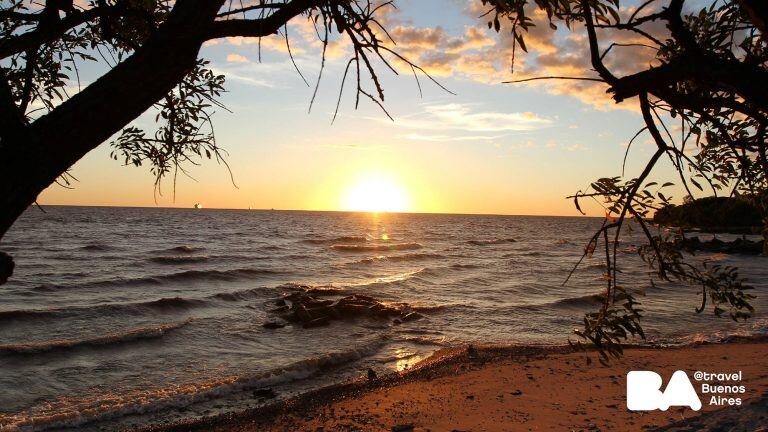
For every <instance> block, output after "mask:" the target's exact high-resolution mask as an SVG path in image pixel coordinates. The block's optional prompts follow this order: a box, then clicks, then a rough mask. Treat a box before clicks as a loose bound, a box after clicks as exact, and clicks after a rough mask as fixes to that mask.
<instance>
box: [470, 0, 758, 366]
mask: <svg viewBox="0 0 768 432" xmlns="http://www.w3.org/2000/svg"><path fill="white" fill-rule="evenodd" d="M482 1H483V3H484V4H486V5H489V6H490V8H489V12H488V14H487V16H488V17H489V22H488V26H489V28H495V29H496V30H497V31H501V29H502V27H505V26H507V25H508V26H509V27H510V29H508V31H511V32H512V34H513V35H514V40H515V41H516V48H519V49H522V50H523V51H527V47H526V44H525V37H526V33H527V31H528V29H529V28H530V27H531V26H533V25H534V22H533V21H532V20H531V18H530V16H532V14H533V12H534V10H535V9H539V10H541V11H543V12H544V13H546V16H547V18H548V20H549V25H550V27H551V28H552V29H553V30H555V29H557V26H558V24H564V25H565V26H566V27H567V29H569V30H570V31H573V32H583V33H584V34H585V35H586V39H587V41H588V52H586V53H585V55H587V56H589V59H590V63H591V66H592V68H593V70H594V75H590V76H583V77H562V76H558V77H540V78H533V79H558V80H562V79H567V80H588V81H598V82H602V83H604V84H605V85H606V86H607V92H608V93H609V94H610V95H611V96H612V97H613V99H614V100H615V101H616V103H627V102H628V101H631V102H632V103H637V104H638V105H639V110H640V112H641V113H642V116H643V120H644V122H645V127H644V128H642V129H641V130H640V131H639V132H638V133H637V134H636V135H635V136H634V137H633V138H632V140H630V142H629V144H628V146H627V153H629V151H630V149H631V147H632V143H633V142H634V141H635V138H637V137H638V136H639V135H641V134H647V135H649V136H650V138H651V139H652V142H653V143H655V146H656V150H655V152H654V153H653V154H652V156H651V157H650V158H649V159H648V161H647V163H646V165H645V168H644V169H643V170H642V172H641V173H640V174H639V175H637V176H636V177H630V178H624V176H623V174H622V176H621V177H608V178H602V179H599V180H598V181H596V182H594V183H592V185H591V187H590V188H589V189H588V190H585V191H578V192H577V193H576V194H575V195H573V196H572V197H571V198H572V199H573V200H574V203H575V205H576V208H577V209H579V210H581V209H580V200H583V199H585V198H589V199H593V200H595V201H597V202H599V203H601V204H602V205H603V206H604V208H605V214H606V219H605V223H604V224H603V226H602V228H601V229H600V230H599V231H598V232H597V233H596V234H595V236H594V237H592V239H591V240H590V241H589V243H588V245H587V247H586V248H585V255H591V254H593V253H594V252H595V251H597V250H600V249H604V250H603V251H602V252H601V253H604V256H605V261H606V264H607V265H606V268H607V274H606V278H605V280H606V283H607V287H606V292H605V295H604V297H603V299H604V301H603V305H602V307H601V309H600V310H599V311H597V312H595V313H590V314H587V316H586V317H585V319H584V328H583V329H581V330H578V331H577V334H578V335H579V336H580V337H581V338H583V340H586V341H589V342H590V343H592V344H594V345H595V346H596V347H597V348H598V349H599V352H600V360H601V361H607V360H608V359H610V357H612V356H618V355H620V354H621V346H620V344H621V342H622V341H624V340H626V339H627V338H629V337H632V336H639V337H644V334H643V332H642V327H641V326H640V318H641V316H642V315H641V312H642V310H641V309H640V308H639V303H638V301H637V299H636V296H637V295H642V290H638V289H637V287H634V288H632V287H625V286H623V285H622V283H621V281H620V278H619V276H620V269H619V263H618V262H617V258H618V255H617V250H618V245H619V243H620V240H621V236H622V228H625V227H626V226H627V221H628V220H629V219H632V220H634V221H635V222H636V223H637V225H639V227H640V229H641V230H642V231H643V233H644V234H645V236H646V238H647V239H648V244H647V245H646V247H644V248H641V249H640V253H641V256H642V257H643V259H644V260H645V261H646V262H647V263H648V264H649V265H650V266H651V267H652V268H653V269H654V270H655V275H656V276H657V277H658V278H659V279H661V280H664V281H671V280H677V281H683V282H688V283H692V284H696V285H700V286H701V287H702V307H701V308H700V309H697V312H701V311H703V309H704V306H705V305H706V299H707V298H709V299H710V300H711V306H712V308H713V311H714V312H715V314H716V315H720V314H721V313H722V311H723V310H729V311H730V312H729V315H730V316H731V317H732V318H733V319H745V318H747V317H748V316H749V315H750V312H751V307H750V306H749V304H748V302H747V301H748V299H749V295H747V294H746V293H745V291H747V290H749V289H750V288H751V287H749V286H748V285H746V284H744V283H743V282H744V281H743V279H741V278H740V277H739V276H738V273H737V271H736V269H734V268H725V267H719V266H711V267H706V266H705V265H704V266H703V267H702V265H695V264H692V263H689V261H691V260H689V259H688V257H686V256H684V255H683V254H682V253H681V252H680V250H679V249H678V248H675V247H674V238H670V237H669V236H666V235H664V234H655V233H654V232H653V231H655V230H654V228H653V227H651V226H649V224H648V222H647V221H646V220H647V219H648V218H649V217H650V216H651V215H652V214H653V212H654V211H656V210H658V209H660V208H662V207H664V206H665V205H667V204H669V203H671V202H672V200H673V197H671V196H669V194H668V193H667V192H666V190H668V188H669V187H670V186H672V185H673V183H672V182H666V183H664V184H662V185H659V184H658V183H656V182H649V181H648V177H649V176H650V175H651V173H652V171H653V169H654V167H656V166H657V165H658V163H659V161H661V160H662V159H668V160H669V161H670V162H671V164H672V165H673V166H674V168H675V169H676V171H677V174H678V176H677V177H678V180H679V182H680V184H681V186H682V187H683V188H684V190H685V191H686V193H687V195H689V196H692V197H693V196H695V194H694V190H696V191H697V192H698V193H703V192H704V189H705V187H706V188H708V189H709V190H710V193H711V194H715V195H717V194H719V193H725V194H727V195H731V196H742V197H744V199H752V200H753V202H752V204H753V206H754V207H755V208H757V209H759V213H760V217H761V219H762V225H763V226H766V225H768V224H767V223H766V222H768V219H766V217H768V211H766V209H767V208H768V206H767V205H766V200H765V197H766V195H765V191H766V179H767V178H768V158H766V150H767V149H766V137H767V136H768V135H766V127H767V126H768V86H766V85H765V84H764V83H766V82H768V70H767V69H766V64H767V63H766V61H767V60H768V45H767V42H768V34H766V33H765V30H766V29H765V23H766V22H768V20H766V18H768V16H767V15H768V12H766V8H765V7H764V5H762V4H761V2H760V0H738V1H728V0H713V1H711V2H708V3H707V5H706V6H705V7H701V6H700V5H701V3H698V2H690V1H689V2H686V0H670V1H661V0H646V1H644V2H642V3H641V4H640V5H639V6H638V7H634V8H628V9H621V8H620V7H619V1H618V0H535V1H529V0H482ZM695 7H698V9H693V8H695ZM503 22H506V23H507V24H503ZM654 24H656V25H655V26H653V25H654ZM658 24H663V27H661V26H659V25H658ZM654 28H655V29H659V28H663V29H664V30H663V31H662V32H661V34H659V32H658V31H654ZM627 35H631V36H632V37H633V38H635V39H639V41H633V42H631V43H628V42H626V40H627V39H626V36H627ZM622 38H624V39H622ZM620 49H625V50H638V49H639V50H648V49H653V50H655V52H656V55H655V59H654V61H652V62H651V63H650V64H649V65H648V66H647V67H646V68H643V69H641V70H639V71H637V72H631V73H625V74H624V75H620V73H621V72H620V69H619V70H612V69H611V67H610V66H611V63H610V62H609V60H610V59H611V55H613V54H615V53H616V52H617V51H618V50H620ZM530 80H531V79H525V80H520V81H530ZM520 81H512V82H520ZM673 124H674V126H675V127H673ZM675 129H678V130H679V135H678V136H674V135H673V131H674V132H677V131H675ZM675 134H677V133H675ZM625 162H626V157H625ZM622 172H623V170H622ZM765 233H766V235H768V231H766V232H765ZM599 243H602V244H603V248H600V247H598V246H599ZM766 243H768V242H766Z"/></svg>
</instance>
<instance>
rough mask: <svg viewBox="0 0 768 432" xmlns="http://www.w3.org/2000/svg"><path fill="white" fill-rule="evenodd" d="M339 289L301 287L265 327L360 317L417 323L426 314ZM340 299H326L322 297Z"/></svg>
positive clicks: (280, 303) (280, 305) (315, 324)
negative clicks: (277, 317) (346, 293)
mask: <svg viewBox="0 0 768 432" xmlns="http://www.w3.org/2000/svg"><path fill="white" fill-rule="evenodd" d="M339 295H340V291H339V290H325V289H313V288H309V287H301V291H297V292H293V293H290V294H286V295H284V296H283V297H282V298H281V299H279V300H276V301H275V302H274V304H275V306H277V307H276V308H275V309H273V310H271V311H270V312H272V313H275V314H277V315H278V316H279V317H280V319H279V320H270V321H267V322H265V323H264V324H263V326H264V327H266V328H281V327H285V325H286V323H287V322H290V323H296V324H301V326H302V327H304V328H312V327H319V326H324V325H328V324H329V323H330V322H331V321H333V320H342V319H350V318H357V317H368V318H379V319H393V318H394V320H393V322H394V323H395V324H400V323H402V322H406V321H414V320H417V319H419V318H422V317H423V315H421V314H420V313H418V312H416V311H414V310H413V309H412V308H411V307H410V306H408V305H405V304H403V305H394V306H393V305H386V304H384V303H382V302H380V301H378V300H376V299H375V298H373V297H370V296H367V295H362V294H351V295H347V296H343V297H338V296H339ZM329 296H332V297H338V298H322V297H329Z"/></svg>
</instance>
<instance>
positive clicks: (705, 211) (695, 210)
mask: <svg viewBox="0 0 768 432" xmlns="http://www.w3.org/2000/svg"><path fill="white" fill-rule="evenodd" d="M653 221H654V222H655V223H657V224H661V225H665V226H674V227H681V228H704V229H706V228H714V229H716V230H718V231H726V230H727V229H728V228H739V229H743V228H749V227H759V226H761V225H762V216H761V215H760V210H759V209H758V208H757V207H755V205H754V204H753V203H752V202H750V201H749V200H745V199H741V198H730V197H705V198H699V199H696V200H693V201H691V202H687V203H684V204H681V205H674V204H670V205H667V206H665V207H662V208H660V209H659V210H657V211H656V214H655V215H654V216H653Z"/></svg>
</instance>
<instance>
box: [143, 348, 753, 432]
mask: <svg viewBox="0 0 768 432" xmlns="http://www.w3.org/2000/svg"><path fill="white" fill-rule="evenodd" d="M766 347H768V337H766V336H755V337H734V338H731V340H730V341H729V343H718V344H703V343H697V344H689V345H685V346H677V347H667V348H655V347H635V348H629V349H627V350H626V352H625V357H624V358H622V359H621V360H620V361H618V362H614V363H613V364H612V365H611V366H610V367H603V366H601V365H599V364H597V363H596V362H594V363H592V365H586V363H585V354H584V353H581V352H574V351H573V350H572V349H571V348H569V347H567V346H552V347H545V346H542V347H536V346H515V347H510V346H497V347H493V346H488V347H478V348H468V347H466V346H464V347H456V348H448V349H445V350H441V351H438V352H437V353H435V355H433V356H432V357H430V358H428V359H426V360H425V361H423V362H421V363H419V364H418V365H416V366H414V367H413V368H412V370H410V371H408V372H405V373H401V374H398V373H392V374H389V375H386V376H383V377H379V378H377V379H375V380H367V379H366V378H365V377H360V378H358V379H355V380H353V381H350V382H346V383H341V384H337V385H333V386H330V387H325V388H322V389H319V390H315V391H311V392H308V393H305V394H302V395H299V396H297V397H294V398H292V399H288V400H286V401H281V402H277V403H275V404H272V405H267V406H264V407H260V408H255V409H252V410H248V411H245V412H241V413H231V414H225V415H220V416H214V417H208V418H201V419H197V420H191V421H183V422H179V423H176V424H169V425H155V426H152V427H148V428H143V429H139V430H140V431H144V432H149V431H156V432H181V431H219V432H235V431H255V430H258V431H283V430H291V431H316V430H326V431H330V430H333V431H335V430H364V431H366V432H367V431H392V430H398V429H397V427H398V426H401V427H403V429H401V430H403V431H410V430H413V431H426V430H432V431H442V430H454V429H455V430H487V431H492V430H499V431H502V430H529V428H530V430H603V431H606V430H607V431H611V430H644V429H647V428H650V427H659V428H666V427H670V430H671V429H672V427H673V426H674V427H680V426H681V425H690V424H693V423H690V422H693V421H698V422H699V424H698V425H699V426H700V430H706V429H705V428H704V427H703V426H702V425H706V424H708V422H715V423H717V422H718V420H717V419H718V418H719V417H720V416H722V415H729V414H732V413H731V412H730V411H729V410H730V409H735V408H736V407H726V408H724V409H721V410H718V409H716V408H720V407H710V406H709V404H708V402H709V400H708V398H707V395H702V394H701V393H700V392H699V393H700V398H701V399H702V403H703V404H704V408H703V409H702V410H701V411H699V412H695V411H692V410H690V409H685V410H684V411H680V409H678V408H671V409H670V410H669V411H667V412H662V411H655V412H645V413H641V412H631V411H628V410H627V408H626V405H625V388H626V387H625V386H626V381H625V377H626V373H627V372H628V371H630V370H652V371H656V372H658V373H659V374H660V375H662V376H663V377H665V378H664V379H665V380H667V379H668V378H669V376H670V375H671V373H672V371H674V370H677V369H681V370H685V371H687V372H688V374H689V375H691V376H692V374H693V372H694V371H697V370H706V371H716V372H719V371H721V370H722V372H730V371H731V369H734V370H737V369H738V370H742V371H743V373H744V382H743V384H744V385H745V386H746V388H747V393H745V395H744V397H743V399H744V402H743V403H742V405H749V406H748V407H745V408H743V409H741V411H740V412H739V415H740V416H741V418H740V421H742V422H744V423H743V424H744V425H749V424H755V425H757V424H762V423H761V422H762V421H763V420H764V419H760V418H757V413H760V412H761V411H762V410H763V409H762V407H763V406H764V405H765V403H766V397H765V395H766V391H768V376H766V375H765V371H764V362H765V359H764V353H765V349H766ZM591 355H592V357H594V354H593V353H592V354H591ZM691 380H693V378H691ZM693 385H694V386H695V387H696V386H697V383H696V382H695V381H693ZM745 413H746V414H745ZM702 414H704V415H705V416H704V417H700V418H699V419H697V417H698V416H700V415H702ZM745 415H746V416H748V417H749V416H752V417H755V418H751V417H750V418H744V416H745ZM686 419H688V420H686ZM750 422H753V423H750ZM410 426H412V427H413V429H409V428H408V427H410ZM319 428H324V429H319ZM665 430H666V429H665ZM675 430H676V429H675ZM745 430H746V429H745Z"/></svg>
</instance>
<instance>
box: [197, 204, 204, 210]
mask: <svg viewBox="0 0 768 432" xmlns="http://www.w3.org/2000/svg"><path fill="white" fill-rule="evenodd" d="M195 208H196V209H201V208H203V205H202V204H200V203H197V204H195Z"/></svg>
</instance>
